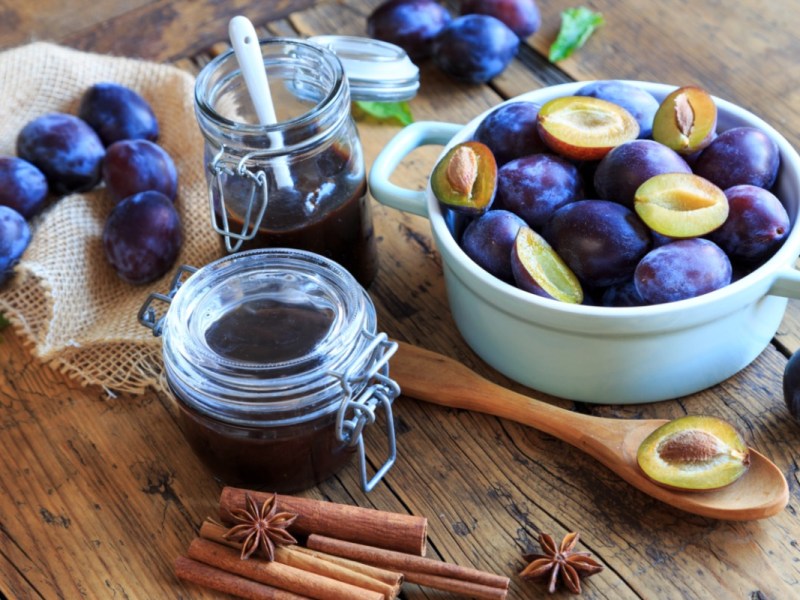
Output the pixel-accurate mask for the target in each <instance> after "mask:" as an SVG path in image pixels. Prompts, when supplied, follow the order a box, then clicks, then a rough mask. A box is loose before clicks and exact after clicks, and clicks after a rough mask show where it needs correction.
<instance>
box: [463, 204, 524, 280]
mask: <svg viewBox="0 0 800 600" xmlns="http://www.w3.org/2000/svg"><path fill="white" fill-rule="evenodd" d="M525 226H526V225H525V221H523V220H522V219H521V218H519V217H518V216H517V215H515V214H514V213H510V212H508V211H507V210H490V211H489V212H487V213H485V214H483V215H481V216H480V217H479V218H477V219H475V220H474V221H472V222H471V223H470V224H469V225H467V228H466V229H465V230H464V234H463V235H462V236H461V249H462V250H464V253H465V254H466V255H467V256H469V257H470V258H471V259H472V260H473V261H474V262H475V263H476V264H477V265H478V266H479V267H481V268H482V269H484V270H485V271H488V272H489V273H491V274H492V275H494V276H495V277H497V278H498V279H502V280H503V281H506V282H511V281H513V273H512V271H511V250H512V247H513V246H514V240H515V239H516V237H517V233H518V232H519V230H520V228H521V227H525Z"/></svg>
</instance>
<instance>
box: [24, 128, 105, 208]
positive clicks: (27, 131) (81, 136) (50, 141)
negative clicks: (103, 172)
mask: <svg viewBox="0 0 800 600" xmlns="http://www.w3.org/2000/svg"><path fill="white" fill-rule="evenodd" d="M105 152H106V150H105V147H104V146H103V142H101V141H100V138H99V137H97V134H96V133H95V132H94V129H92V128H91V127H89V125H87V124H86V122H85V121H83V120H82V119H79V118H78V117H76V116H74V115H68V114H64V113H51V114H47V115H43V116H41V117H38V118H36V119H34V120H33V121H31V122H30V123H28V124H27V125H25V127H23V128H22V130H21V131H20V132H19V135H18V136H17V155H18V156H19V157H20V158H22V159H24V160H27V161H28V162H30V163H32V164H34V165H36V167H38V168H39V170H40V171H41V172H42V173H44V175H45V177H47V183H48V184H49V186H50V190H52V191H53V192H54V193H56V194H69V193H72V192H85V191H88V190H90V189H92V188H93V187H94V186H95V185H97V183H98V182H99V181H100V168H101V164H102V162H103V156H104V155H105Z"/></svg>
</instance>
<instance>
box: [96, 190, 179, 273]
mask: <svg viewBox="0 0 800 600" xmlns="http://www.w3.org/2000/svg"><path fill="white" fill-rule="evenodd" d="M182 243H183V232H182V229H181V222H180V217H179V216H178V211H176V210H175V205H174V204H173V203H172V201H171V200H170V199H169V198H167V197H166V196H165V195H164V194H162V193H160V192H154V191H147V192H141V193H139V194H135V195H133V196H128V197H127V198H125V199H124V200H122V201H121V202H120V203H119V204H117V205H116V206H115V207H114V209H113V210H112V211H111V214H110V215H109V216H108V219H107V220H106V224H105V228H104V229H103V248H104V250H105V254H106V258H107V259H108V262H109V263H110V264H111V266H112V267H113V268H114V270H115V271H116V272H117V274H118V275H119V276H120V277H121V278H122V279H123V280H124V281H127V282H128V283H133V284H141V283H147V282H149V281H153V280H154V279H158V278H159V277H161V276H162V275H164V273H166V272H167V271H168V270H169V269H170V267H172V265H173V263H174V262H175V259H176V258H177V256H178V252H179V251H180V248H181V244H182Z"/></svg>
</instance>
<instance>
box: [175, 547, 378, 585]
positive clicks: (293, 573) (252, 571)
mask: <svg viewBox="0 0 800 600" xmlns="http://www.w3.org/2000/svg"><path fill="white" fill-rule="evenodd" d="M188 555H189V558H191V559H193V560H196V561H199V562H202V563H205V564H207V565H211V566H212V567H216V568H218V569H222V570H223V571H227V572H228V573H234V574H236V575H240V576H242V577H245V578H247V579H252V580H254V581H258V582H260V583H266V584H267V585H271V586H274V587H276V588H279V589H282V590H287V591H290V592H294V593H297V594H302V595H304V596H308V597H309V598H314V599H316V600H341V599H342V598H348V600H383V595H382V594H381V593H380V592H376V591H372V590H365V589H364V588H360V587H357V586H355V585H351V584H349V583H344V582H341V581H336V580H335V579H331V578H329V577H323V576H321V575H317V574H315V573H309V572H308V571H303V570H302V569H297V568H295V567H290V566H288V565H284V564H281V563H278V562H275V561H272V562H267V561H263V560H258V559H255V558H250V559H247V560H241V559H240V558H239V552H238V551H237V550H236V549H235V548H229V547H227V546H223V545H221V544H217V543H214V542H211V541H209V540H206V539H203V538H196V539H194V540H193V541H192V543H191V544H190V545H189V551H188Z"/></svg>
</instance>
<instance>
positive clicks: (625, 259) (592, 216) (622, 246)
mask: <svg viewBox="0 0 800 600" xmlns="http://www.w3.org/2000/svg"><path fill="white" fill-rule="evenodd" d="M543 235H544V238H545V239H546V240H547V241H548V242H549V243H550V245H551V246H552V247H553V249H554V250H555V251H556V253H557V254H558V255H559V256H560V257H561V259H562V260H563V261H564V262H565V263H567V265H568V266H569V268H570V269H572V272H573V273H575V275H577V276H578V279H580V280H581V283H583V284H584V285H586V286H589V287H594V288H602V287H607V286H610V285H616V284H619V283H622V282H624V281H626V280H628V279H630V278H631V276H632V275H633V272H634V270H635V269H636V265H637V264H638V263H639V260H641V258H642V257H643V256H644V255H645V254H646V253H647V251H648V250H649V249H650V247H651V244H652V240H651V238H650V230H649V229H648V228H647V227H646V226H645V225H644V223H642V221H641V220H640V219H639V217H637V216H636V214H635V213H634V212H633V211H632V210H630V209H629V208H626V207H624V206H622V205H621V204H618V203H616V202H611V201H609V200H578V201H577V202H571V203H570V204H566V205H565V206H562V207H561V208H559V209H558V210H557V211H556V212H555V213H553V216H552V217H551V219H550V220H549V221H548V222H547V225H546V226H545V228H544V232H543Z"/></svg>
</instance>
